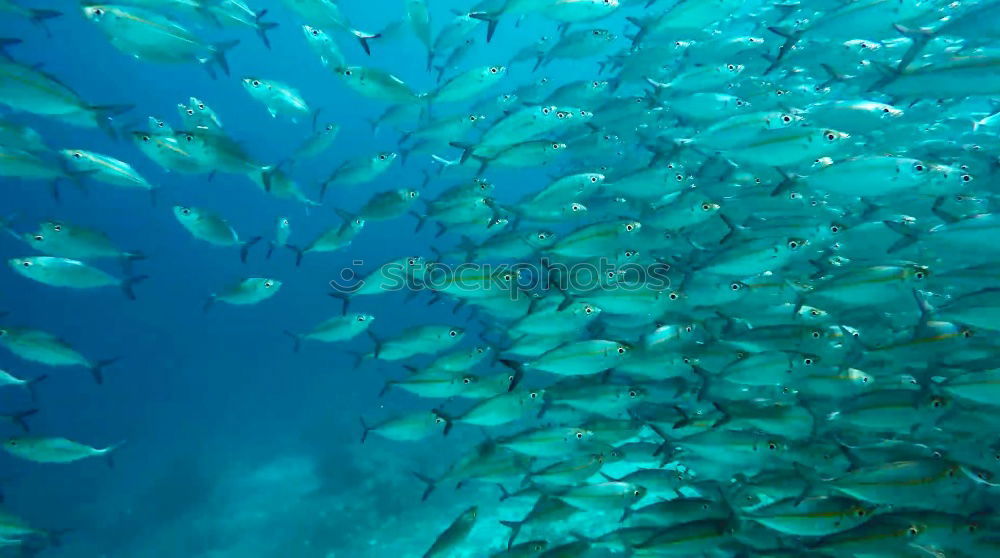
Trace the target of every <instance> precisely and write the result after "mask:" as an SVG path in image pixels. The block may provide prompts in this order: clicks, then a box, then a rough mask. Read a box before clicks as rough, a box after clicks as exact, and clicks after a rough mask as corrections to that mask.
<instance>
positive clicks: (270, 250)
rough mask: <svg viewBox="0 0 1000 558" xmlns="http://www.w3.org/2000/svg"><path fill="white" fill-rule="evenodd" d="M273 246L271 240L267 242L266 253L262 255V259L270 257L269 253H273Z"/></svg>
mask: <svg viewBox="0 0 1000 558" xmlns="http://www.w3.org/2000/svg"><path fill="white" fill-rule="evenodd" d="M274 246H275V244H274V241H273V240H272V241H270V242H268V243H267V254H266V255H265V256H264V259H266V260H269V259H271V255H272V254H274Z"/></svg>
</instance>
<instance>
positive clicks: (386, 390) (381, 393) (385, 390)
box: [378, 380, 396, 397]
mask: <svg viewBox="0 0 1000 558" xmlns="http://www.w3.org/2000/svg"><path fill="white" fill-rule="evenodd" d="M394 385H396V382H394V381H393V380H386V382H385V385H383V386H382V391H379V392H378V396H379V397H385V394H387V393H389V390H390V389H392V386H394Z"/></svg>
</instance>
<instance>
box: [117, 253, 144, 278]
mask: <svg viewBox="0 0 1000 558" xmlns="http://www.w3.org/2000/svg"><path fill="white" fill-rule="evenodd" d="M118 259H119V263H120V264H121V266H122V273H124V274H125V275H132V262H134V261H136V260H144V259H146V255H145V254H143V253H142V252H139V251H135V252H125V253H123V254H122V255H121V256H119V258H118Z"/></svg>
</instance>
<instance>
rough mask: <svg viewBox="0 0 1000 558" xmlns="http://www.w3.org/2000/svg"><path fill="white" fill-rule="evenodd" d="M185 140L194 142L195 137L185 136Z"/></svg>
mask: <svg viewBox="0 0 1000 558" xmlns="http://www.w3.org/2000/svg"><path fill="white" fill-rule="evenodd" d="M184 139H185V140H187V141H189V142H191V141H194V136H192V135H191V134H184Z"/></svg>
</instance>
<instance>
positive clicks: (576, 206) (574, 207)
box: [570, 203, 580, 211]
mask: <svg viewBox="0 0 1000 558" xmlns="http://www.w3.org/2000/svg"><path fill="white" fill-rule="evenodd" d="M570 209H572V210H573V211H580V206H579V205H578V204H575V203H574V204H573V205H571V206H570Z"/></svg>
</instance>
